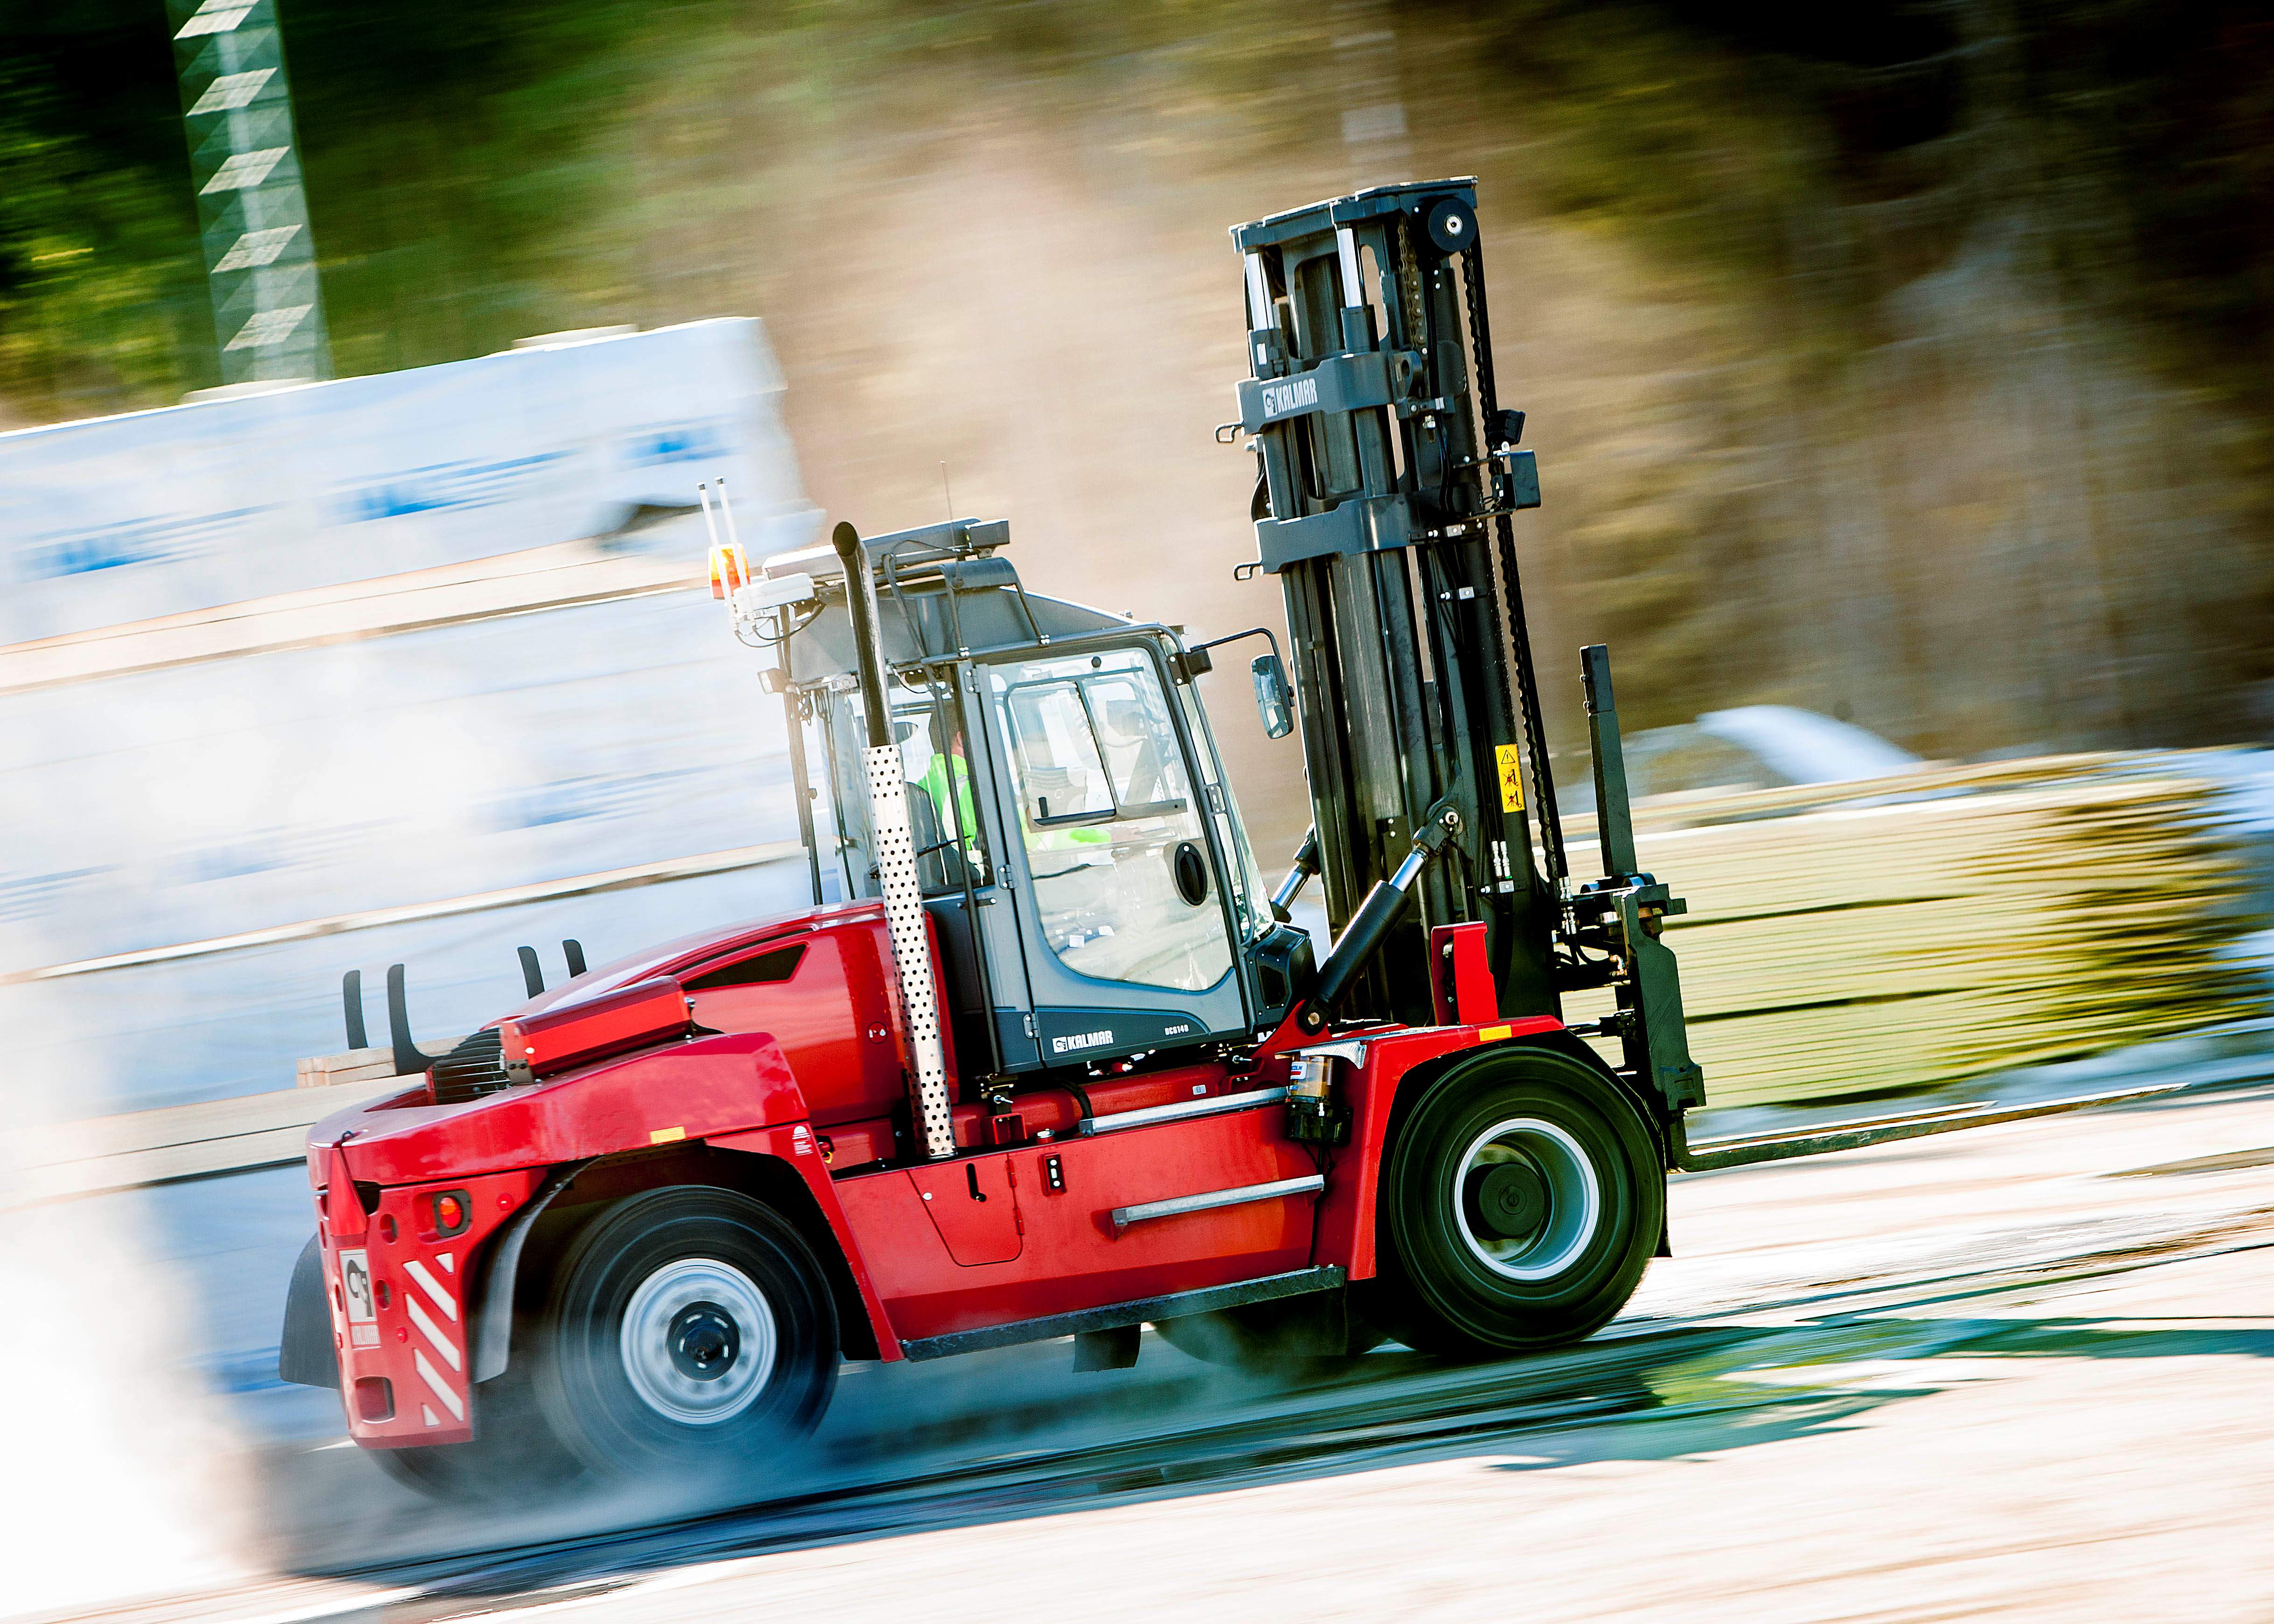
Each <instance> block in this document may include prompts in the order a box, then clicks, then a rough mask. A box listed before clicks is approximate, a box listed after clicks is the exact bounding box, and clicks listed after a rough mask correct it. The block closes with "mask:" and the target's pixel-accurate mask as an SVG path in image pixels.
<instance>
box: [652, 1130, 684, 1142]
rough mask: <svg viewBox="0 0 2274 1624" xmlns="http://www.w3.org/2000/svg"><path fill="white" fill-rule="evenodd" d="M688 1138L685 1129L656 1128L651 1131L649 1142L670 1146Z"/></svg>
mask: <svg viewBox="0 0 2274 1624" xmlns="http://www.w3.org/2000/svg"><path fill="white" fill-rule="evenodd" d="M685 1137H687V1129H684V1128H656V1129H650V1130H649V1132H648V1136H647V1142H648V1143H649V1144H672V1143H673V1142H674V1141H675V1140H679V1139H684V1138H685Z"/></svg>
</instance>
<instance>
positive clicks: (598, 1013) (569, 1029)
mask: <svg viewBox="0 0 2274 1624" xmlns="http://www.w3.org/2000/svg"><path fill="white" fill-rule="evenodd" d="M687 1026H688V1019H687V995H686V993H682V992H681V991H680V987H679V983H678V982H676V981H674V980H673V979H672V978H670V977H669V976H655V977H652V978H650V979H648V980H645V981H640V982H636V983H634V984H633V985H632V986H627V987H619V988H617V989H616V990H615V991H614V992H612V993H595V994H594V995H593V996H591V997H590V998H583V999H579V1000H577V1001H576V1002H575V1003H572V1004H560V1005H556V1006H555V1007H554V1008H551V1009H544V1010H539V1011H537V1012H535V1013H533V1014H532V1013H526V1012H524V1013H522V1014H517V1015H509V1016H507V1017H506V1018H505V1019H504V1020H502V1021H500V1022H499V1023H498V1043H499V1046H500V1048H501V1051H502V1053H503V1056H504V1060H505V1063H506V1064H507V1065H508V1066H515V1065H519V1066H526V1067H527V1068H528V1069H530V1070H531V1071H533V1072H535V1073H536V1074H537V1075H538V1076H540V1077H542V1076H550V1075H552V1074H553V1073H554V1072H556V1071H566V1070H568V1069H569V1068H570V1067H572V1066H579V1065H583V1064H584V1063H585V1062H586V1061H595V1060H599V1059H602V1058H603V1057H605V1056H606V1055H610V1054H626V1053H628V1052H629V1051H630V1050H633V1049H636V1048H641V1047H644V1046H647V1045H649V1044H655V1043H660V1042H662V1041H663V1040H664V1039H666V1038H676V1037H679V1036H681V1035H682V1034H684V1033H685V1032H686V1031H687Z"/></svg>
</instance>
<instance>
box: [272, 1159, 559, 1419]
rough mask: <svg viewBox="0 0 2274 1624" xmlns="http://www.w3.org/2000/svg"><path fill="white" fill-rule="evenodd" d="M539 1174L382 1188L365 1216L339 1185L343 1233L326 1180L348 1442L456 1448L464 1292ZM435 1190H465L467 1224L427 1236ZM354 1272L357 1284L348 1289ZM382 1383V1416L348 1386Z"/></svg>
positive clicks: (329, 1281) (323, 1205) (328, 1263)
mask: <svg viewBox="0 0 2274 1624" xmlns="http://www.w3.org/2000/svg"><path fill="white" fill-rule="evenodd" d="M327 1160H330V1159H327ZM311 1165H312V1166H313V1165H314V1159H313V1158H311ZM541 1176H542V1175H539V1174H538V1173H536V1172H533V1171H523V1172H515V1173H501V1174H493V1175H488V1176H486V1177H477V1178H458V1179H451V1180H444V1181H440V1182H434V1183H431V1184H425V1185H413V1186H408V1187H404V1188H399V1189H394V1190H382V1191H381V1192H380V1198H379V1206H378V1209H377V1211H375V1212H372V1213H371V1214H370V1215H369V1216H368V1218H367V1219H366V1217H365V1213H364V1211H363V1208H362V1205H361V1204H360V1203H359V1202H358V1201H357V1200H356V1198H355V1192H354V1190H353V1188H352V1187H350V1188H348V1190H346V1197H347V1202H346V1204H347V1205H349V1206H351V1207H353V1208H354V1209H355V1218H356V1227H355V1228H354V1229H352V1230H351V1231H348V1232H345V1233H343V1232H341V1231H340V1230H338V1229H336V1228H335V1227H334V1225H333V1223H332V1221H331V1218H332V1214H333V1213H334V1212H336V1211H337V1210H338V1208H339V1205H340V1203H339V1200H338V1197H339V1195H340V1193H341V1186H340V1184H339V1183H338V1182H331V1184H330V1187H329V1189H328V1191H327V1192H326V1193H325V1194H324V1195H321V1196H320V1197H318V1200H317V1212H318V1213H319V1214H320V1222H319V1225H318V1229H317V1233H318V1235H319V1236H320V1238H321V1241H322V1243H323V1248H324V1287H325V1295H326V1297H327V1299H328V1302H329V1304H330V1307H331V1314H332V1341H333V1345H334V1346H335V1348H338V1350H339V1356H340V1385H341V1390H342V1392H343V1394H344V1395H345V1396H346V1399H347V1412H348V1430H349V1431H350V1433H352V1434H353V1435H354V1437H355V1439H356V1441H357V1442H358V1443H361V1444H365V1445H367V1446H372V1447H374V1448H381V1449H386V1448H395V1447H397V1446H402V1445H405V1444H455V1443H463V1442H464V1441H465V1440H466V1439H470V1438H471V1437H472V1436H473V1435H474V1432H473V1429H474V1416H473V1409H474V1405H473V1397H472V1394H471V1391H470V1389H471V1385H472V1383H471V1373H472V1370H473V1351H472V1342H473V1339H472V1334H471V1332H472V1325H473V1314H472V1306H473V1293H472V1291H471V1289H470V1288H471V1284H472V1282H473V1280H475V1279H476V1278H477V1276H476V1269H477V1267H478V1257H479V1252H480V1249H481V1247H482V1245H483V1243H485V1242H486V1241H487V1240H488V1239H489V1238H490V1237H491V1235H493V1234H494V1233H495V1232H496V1230H497V1228H498V1226H499V1225H501V1224H502V1223H504V1222H505V1221H506V1220H508V1219H509V1218H511V1217H512V1216H513V1215H514V1213H515V1212H518V1211H519V1210H520V1209H521V1205H522V1203H523V1202H524V1201H526V1200H527V1199H528V1198H529V1196H530V1192H531V1190H535V1189H536V1188H537V1185H538V1180H539V1178H540V1177H541ZM443 1190H463V1191H464V1192H466V1195H467V1197H468V1207H469V1212H468V1223H467V1227H466V1228H465V1230H464V1231H463V1233H461V1234H458V1235H448V1236H444V1235H437V1234H435V1233H434V1231H433V1224H432V1205H431V1204H432V1200H433V1197H434V1196H435V1195H437V1194H439V1193H440V1192H441V1191H443ZM358 1272H361V1273H363V1275H364V1278H365V1280H366V1281H367V1282H368V1285H367V1289H362V1290H358V1289H356V1288H355V1287H354V1285H353V1283H352V1282H353V1280H354V1277H355V1275H356V1274H357V1273H358ZM351 1293H352V1295H350V1294H351ZM351 1304H352V1305H353V1311H352V1312H351V1311H350V1306H351ZM382 1381H383V1382H385V1383H386V1384H387V1386H386V1387H385V1389H384V1392H385V1393H386V1394H387V1396H388V1399H389V1401H390V1403H389V1405H388V1408H389V1409H391V1410H392V1414H391V1415H386V1416H383V1417H382V1416H372V1415H370V1414H367V1413H366V1411H365V1406H364V1405H362V1404H360V1403H358V1400H359V1399H362V1398H363V1397H364V1396H365V1393H367V1392H369V1391H370V1389H368V1388H362V1389H359V1388H358V1383H377V1382H382Z"/></svg>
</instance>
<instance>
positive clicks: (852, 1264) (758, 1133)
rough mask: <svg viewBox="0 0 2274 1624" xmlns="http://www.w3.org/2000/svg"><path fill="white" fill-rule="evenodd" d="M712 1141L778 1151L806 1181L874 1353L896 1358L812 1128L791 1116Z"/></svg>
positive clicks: (755, 1151)
mask: <svg viewBox="0 0 2274 1624" xmlns="http://www.w3.org/2000/svg"><path fill="white" fill-rule="evenodd" d="M711 1143H712V1145H714V1146H715V1147H717V1148H718V1149H719V1150H722V1151H741V1152H745V1153H747V1154H750V1155H757V1156H773V1157H777V1158H779V1159H780V1160H781V1161H782V1162H783V1163H785V1164H786V1165H787V1167H789V1169H790V1170H791V1171H792V1172H793V1173H795V1174H796V1175H798V1177H799V1178H801V1179H802V1180H804V1181H805V1187H806V1189H808V1190H810V1191H812V1192H813V1200H814V1205H817V1206H818V1207H819V1208H820V1209H821V1216H822V1218H823V1219H824V1220H826V1221H827V1223H828V1225H829V1232H830V1233H831V1234H832V1235H835V1236H836V1237H837V1242H838V1244H839V1245H840V1247H842V1248H843V1249H844V1252H845V1263H846V1266H847V1268H848V1269H850V1270H851V1271H852V1274H853V1284H854V1287H855V1289H856V1290H858V1291H859V1292H860V1294H861V1305H862V1309H863V1311H865V1312H866V1313H867V1315H868V1318H869V1329H870V1331H872V1332H874V1333H876V1338H877V1356H878V1357H880V1358H885V1359H897V1358H899V1357H900V1339H899V1338H898V1337H896V1336H895V1335H894V1334H893V1333H892V1321H891V1320H890V1319H889V1318H885V1305H884V1303H883V1302H882V1300H881V1299H879V1298H878V1296H877V1285H876V1282H875V1280H871V1279H870V1275H869V1265H868V1263H867V1262H866V1260H865V1259H864V1258H862V1255H861V1250H860V1249H859V1248H858V1247H856V1246H855V1245H853V1244H852V1241H853V1227H852V1226H851V1225H850V1224H848V1223H847V1222H846V1221H845V1208H844V1206H843V1205H842V1204H840V1202H839V1201H838V1199H837V1189H838V1187H837V1185H836V1183H835V1182H833V1181H832V1180H831V1178H830V1176H829V1169H828V1168H827V1167H824V1166H823V1165H822V1162H821V1158H820V1156H819V1155H818V1154H817V1150H816V1145H815V1141H814V1134H813V1130H812V1129H809V1128H808V1127H807V1126H806V1125H805V1124H804V1123H803V1122H795V1123H792V1124H789V1125H788V1126H786V1127H777V1128H761V1129H757V1130H755V1131H753V1132H750V1133H738V1134H726V1135H722V1136H720V1137H718V1138H715V1139H713V1140H712V1141H711Z"/></svg>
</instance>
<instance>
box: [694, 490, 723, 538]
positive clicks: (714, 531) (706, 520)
mask: <svg viewBox="0 0 2274 1624" xmlns="http://www.w3.org/2000/svg"><path fill="white" fill-rule="evenodd" d="M695 494H696V495H697V496H698V497H700V498H701V499H702V502H703V528H704V529H705V530H707V531H709V532H710V533H711V545H712V547H716V546H718V545H719V521H718V520H716V519H714V518H712V517H711V487H709V486H708V485H697V487H695Z"/></svg>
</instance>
